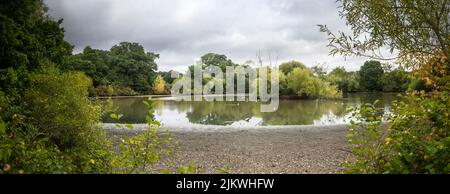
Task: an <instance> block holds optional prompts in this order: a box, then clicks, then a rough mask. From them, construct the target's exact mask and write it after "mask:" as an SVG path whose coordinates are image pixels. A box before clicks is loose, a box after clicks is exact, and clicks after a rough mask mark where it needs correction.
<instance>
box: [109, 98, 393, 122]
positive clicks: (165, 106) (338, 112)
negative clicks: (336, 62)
mask: <svg viewBox="0 0 450 194" xmlns="http://www.w3.org/2000/svg"><path fill="white" fill-rule="evenodd" d="M376 99H380V104H379V106H384V107H389V106H390V103H391V101H392V100H394V99H396V94H393V93H358V94H347V95H346V96H344V99H342V100H281V101H280V104H279V107H278V110H277V111H276V112H269V113H261V112H260V110H261V104H260V103H258V102H227V101H222V102H206V101H200V102H195V101H156V102H157V103H158V104H157V105H156V106H155V112H156V114H157V115H159V114H162V113H164V112H165V111H166V112H167V111H171V112H177V113H181V114H180V115H184V113H186V117H187V119H188V120H189V122H191V123H196V124H205V125H207V124H211V125H229V124H232V123H234V122H237V121H246V120H249V119H251V118H252V117H258V118H262V122H263V123H262V124H263V125H308V124H313V123H314V121H315V120H319V119H321V118H322V117H323V116H324V115H330V114H332V115H335V116H336V118H342V117H343V116H344V115H345V110H346V109H347V108H348V107H354V106H357V105H359V104H360V103H367V102H370V103H372V102H373V101H374V100H376ZM143 100H146V98H124V99H114V100H113V101H114V107H116V108H117V111H116V112H117V113H120V114H123V117H122V119H121V121H122V122H128V123H143V122H145V115H146V112H147V107H146V106H145V105H144V104H143V103H142V101H143ZM383 113H384V112H380V115H382V114H383ZM166 114H167V113H166ZM169 114H170V113H169ZM174 116H176V115H174ZM331 118H333V117H331ZM103 121H104V122H116V121H115V120H113V119H111V118H109V115H105V117H104V120H103Z"/></svg>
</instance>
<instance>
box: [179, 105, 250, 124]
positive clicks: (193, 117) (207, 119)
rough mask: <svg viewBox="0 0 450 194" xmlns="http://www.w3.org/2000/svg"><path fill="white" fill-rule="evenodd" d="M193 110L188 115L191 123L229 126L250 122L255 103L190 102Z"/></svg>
mask: <svg viewBox="0 0 450 194" xmlns="http://www.w3.org/2000/svg"><path fill="white" fill-rule="evenodd" d="M190 103H191V104H192V106H191V107H192V109H191V110H190V111H189V112H187V113H186V117H187V118H188V119H189V121H190V122H191V123H197V124H210V125H229V124H232V123H233V122H236V121H241V120H249V119H250V118H251V117H252V116H253V113H252V111H251V110H252V109H253V106H254V105H255V103H249V102H226V101H223V102H190Z"/></svg>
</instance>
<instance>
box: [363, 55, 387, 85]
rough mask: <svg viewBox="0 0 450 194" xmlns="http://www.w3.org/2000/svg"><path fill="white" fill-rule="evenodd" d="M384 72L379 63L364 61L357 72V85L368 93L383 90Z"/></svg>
mask: <svg viewBox="0 0 450 194" xmlns="http://www.w3.org/2000/svg"><path fill="white" fill-rule="evenodd" d="M383 74H384V70H383V67H382V66H381V63H380V62H379V61H366V62H365V63H364V65H363V66H361V69H360V70H359V84H360V86H361V87H362V88H363V89H365V90H368V91H381V90H382V89H383V80H382V79H383Z"/></svg>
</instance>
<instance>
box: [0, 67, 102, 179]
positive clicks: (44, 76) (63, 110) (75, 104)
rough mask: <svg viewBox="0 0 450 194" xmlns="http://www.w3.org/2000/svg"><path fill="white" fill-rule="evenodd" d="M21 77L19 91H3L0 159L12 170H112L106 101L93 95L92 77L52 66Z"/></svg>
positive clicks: (85, 171) (67, 171)
mask: <svg viewBox="0 0 450 194" xmlns="http://www.w3.org/2000/svg"><path fill="white" fill-rule="evenodd" d="M12 72H15V70H12ZM22 73H23V72H22ZM13 74H14V73H12V74H11V75H13ZM18 80H20V82H21V84H20V85H21V86H20V87H16V88H15V89H14V90H15V91H16V92H17V93H18V95H11V94H9V95H6V94H5V93H4V94H3V95H0V96H2V97H0V99H1V101H2V103H0V105H1V108H0V110H2V111H1V112H0V115H1V117H2V118H4V120H3V121H6V122H4V125H3V128H4V129H5V130H3V131H2V134H1V138H2V146H1V147H0V153H1V155H2V160H1V161H0V165H3V166H7V167H8V168H10V169H11V170H10V171H7V172H12V173H15V172H19V171H18V170H22V171H21V172H25V173H100V172H106V171H107V170H108V166H106V165H104V164H105V163H108V162H107V161H108V160H109V159H108V157H110V156H109V155H110V153H108V150H109V146H110V143H109V141H108V140H107V139H106V134H105V132H104V131H103V130H102V129H101V128H100V126H99V125H98V122H99V121H100V115H101V112H100V111H101V109H100V107H99V106H97V105H95V104H94V103H93V102H91V101H90V100H89V99H88V98H87V93H88V88H89V86H90V84H91V81H90V79H89V78H87V77H86V76H85V75H84V74H83V73H75V72H73V73H61V72H60V71H59V70H58V69H56V68H53V67H47V68H43V69H41V70H38V71H35V72H31V73H23V74H21V79H18ZM96 161H99V162H96ZM4 172H6V171H4Z"/></svg>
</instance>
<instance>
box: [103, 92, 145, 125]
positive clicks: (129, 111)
mask: <svg viewBox="0 0 450 194" xmlns="http://www.w3.org/2000/svg"><path fill="white" fill-rule="evenodd" d="M146 99H147V98H122V99H113V109H114V110H115V113H117V114H123V117H122V118H121V119H120V122H121V123H143V122H145V116H146V115H147V110H148V108H147V106H145V105H144V104H143V103H142V101H144V100H146ZM103 122H106V123H108V122H114V123H115V122H117V120H114V119H111V118H110V117H109V115H104V116H103Z"/></svg>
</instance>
